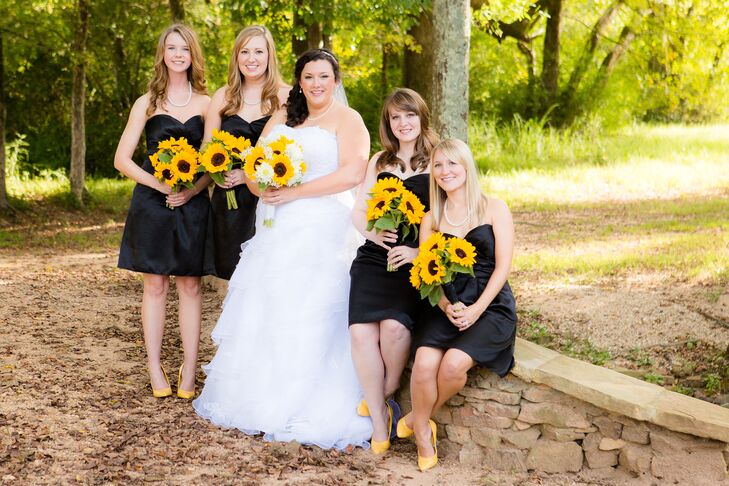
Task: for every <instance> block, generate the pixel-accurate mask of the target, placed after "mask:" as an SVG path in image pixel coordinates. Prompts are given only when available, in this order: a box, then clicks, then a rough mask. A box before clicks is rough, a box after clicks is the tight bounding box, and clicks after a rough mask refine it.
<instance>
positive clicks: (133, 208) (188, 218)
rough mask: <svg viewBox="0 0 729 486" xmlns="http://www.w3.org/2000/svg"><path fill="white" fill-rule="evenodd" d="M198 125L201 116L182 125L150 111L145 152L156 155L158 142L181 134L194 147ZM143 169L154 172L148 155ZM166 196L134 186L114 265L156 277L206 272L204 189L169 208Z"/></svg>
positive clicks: (206, 202) (199, 130) (198, 138)
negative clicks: (117, 256) (117, 261)
mask: <svg viewBox="0 0 729 486" xmlns="http://www.w3.org/2000/svg"><path fill="white" fill-rule="evenodd" d="M203 129H204V122H203V119H202V116H200V115H195V116H193V117H192V118H190V119H188V120H187V121H186V122H185V123H182V122H181V121H179V120H177V119H176V118H174V117H172V116H170V115H167V114H157V115H153V116H152V117H150V118H149V119H148V120H147V123H146V124H145V125H144V132H145V134H146V136H147V153H148V154H153V153H155V152H156V151H157V144H158V143H159V142H161V141H162V140H166V139H168V138H170V137H175V138H179V137H185V138H187V141H188V143H190V145H192V146H193V147H195V148H196V149H197V148H199V147H200V142H202V137H203ZM142 168H143V169H144V170H146V171H147V172H149V173H154V169H153V168H152V162H151V161H150V160H149V158H148V157H146V158H145V160H144V164H142ZM165 197H166V196H165V195H164V194H162V193H161V192H159V191H156V190H154V189H152V188H150V187H147V186H144V185H142V184H137V185H136V186H135V187H134V192H132V201H131V204H130V205H129V212H128V213H127V220H126V224H125V225H124V235H123V236H122V242H121V248H120V249H119V263H118V266H119V268H125V269H127V270H134V271H135V272H144V273H153V274H156V275H179V276H198V277H199V276H202V275H205V272H204V268H203V267H204V258H205V237H206V234H207V224H208V211H209V208H210V200H209V199H208V192H207V191H200V193H199V194H198V195H196V196H194V197H193V198H192V199H190V200H189V201H188V202H187V203H186V204H183V205H182V206H180V207H177V208H175V209H174V210H172V209H169V208H168V207H167V206H166V205H165V204H166V203H165Z"/></svg>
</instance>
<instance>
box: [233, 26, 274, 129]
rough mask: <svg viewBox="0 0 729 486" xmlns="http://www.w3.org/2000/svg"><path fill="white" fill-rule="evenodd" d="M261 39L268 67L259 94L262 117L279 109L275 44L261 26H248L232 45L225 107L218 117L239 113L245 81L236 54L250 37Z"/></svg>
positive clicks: (269, 33) (266, 30) (268, 32)
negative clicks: (266, 50)
mask: <svg viewBox="0 0 729 486" xmlns="http://www.w3.org/2000/svg"><path fill="white" fill-rule="evenodd" d="M257 36H259V37H263V38H264V39H265V41H266V48H267V49H268V67H267V68H266V80H265V81H264V84H263V91H262V92H261V112H262V113H263V114H264V115H271V114H273V112H275V111H276V110H278V109H279V107H280V103H279V101H278V90H279V88H280V87H281V85H282V84H283V81H281V75H280V74H279V71H278V59H277V58H276V44H274V42H273V36H272V35H271V32H270V31H269V30H268V29H267V28H265V27H263V26H261V25H250V26H248V27H246V28H245V29H243V30H241V31H240V33H239V34H238V36H237V37H236V38H235V44H234V45H233V55H232V56H231V58H230V64H229V65H228V85H227V87H226V88H225V105H223V108H222V109H221V110H220V116H221V117H226V116H232V115H235V114H237V113H238V112H239V111H240V107H241V105H242V104H243V90H242V88H243V85H244V84H245V82H246V80H245V77H244V76H243V73H242V72H240V69H239V68H238V54H239V53H240V50H241V49H242V48H243V46H245V45H246V43H247V42H248V41H249V40H250V39H251V38H252V37H257Z"/></svg>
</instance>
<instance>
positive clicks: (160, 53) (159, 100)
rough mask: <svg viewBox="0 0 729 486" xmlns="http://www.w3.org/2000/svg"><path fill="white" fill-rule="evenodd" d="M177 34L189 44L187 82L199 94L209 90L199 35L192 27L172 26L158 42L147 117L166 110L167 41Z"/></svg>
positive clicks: (167, 78) (150, 84)
mask: <svg viewBox="0 0 729 486" xmlns="http://www.w3.org/2000/svg"><path fill="white" fill-rule="evenodd" d="M173 32H176V33H178V34H179V35H180V37H182V38H183V39H184V40H185V42H186V43H187V47H188V49H190V60H191V62H190V67H189V68H187V80H188V81H189V82H190V84H191V85H192V90H193V91H194V92H195V93H198V94H207V93H208V89H207V87H206V86H205V59H204V58H203V55H202V49H201V48H200V42H199V41H198V40H197V34H195V31H194V30H192V29H191V28H190V27H188V26H186V25H183V24H172V25H170V26H169V27H167V28H166V29H165V31H164V32H162V35H161V36H159V41H158V42H157V52H156V53H155V55H154V76H152V79H151V80H150V81H149V87H148V91H149V105H148V106H147V116H150V115H151V114H152V113H154V112H155V111H156V110H157V108H158V107H160V108H163V109H164V108H165V105H166V103H165V100H166V99H167V81H169V76H168V74H167V65H166V64H165V41H166V40H167V36H168V35H170V34H171V33H173Z"/></svg>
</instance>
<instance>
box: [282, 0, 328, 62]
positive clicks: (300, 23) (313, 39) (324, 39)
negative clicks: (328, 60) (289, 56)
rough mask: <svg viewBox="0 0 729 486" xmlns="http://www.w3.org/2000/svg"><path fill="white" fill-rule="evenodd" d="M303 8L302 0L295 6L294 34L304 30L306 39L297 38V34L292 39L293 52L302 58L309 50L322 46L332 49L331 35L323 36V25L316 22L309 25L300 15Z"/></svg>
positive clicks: (298, 0)
mask: <svg viewBox="0 0 729 486" xmlns="http://www.w3.org/2000/svg"><path fill="white" fill-rule="evenodd" d="M302 8H303V2H302V1H301V0H297V2H296V4H295V5H294V32H296V31H298V30H301V29H302V28H303V29H304V32H305V37H304V38H303V39H299V38H298V37H296V34H295V33H294V34H293V35H292V37H291V50H293V51H294V54H296V57H299V56H301V55H302V54H303V53H305V52H306V51H308V50H309V49H317V48H319V47H321V46H322V45H324V47H326V44H327V43H328V44H329V47H330V48H331V37H330V36H329V35H323V34H322V25H321V23H319V22H316V21H312V23H308V22H309V21H307V20H306V18H305V17H304V16H303V15H301V13H300V10H301V9H302Z"/></svg>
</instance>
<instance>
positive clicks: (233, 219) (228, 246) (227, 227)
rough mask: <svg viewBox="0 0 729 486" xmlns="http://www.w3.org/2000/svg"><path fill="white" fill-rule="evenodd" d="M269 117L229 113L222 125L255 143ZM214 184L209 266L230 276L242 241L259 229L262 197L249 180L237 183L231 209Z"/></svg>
mask: <svg viewBox="0 0 729 486" xmlns="http://www.w3.org/2000/svg"><path fill="white" fill-rule="evenodd" d="M269 118H271V117H270V116H264V117H263V118H259V119H258V120H254V121H252V122H250V123H249V122H247V121H246V120H244V119H243V118H241V117H240V116H238V115H233V116H227V117H225V118H223V121H222V122H221V124H220V129H221V130H225V131H226V132H228V133H230V134H232V135H235V136H236V137H245V138H247V139H248V140H250V141H251V144H252V145H255V144H256V142H258V138H259V137H260V136H261V132H262V131H263V127H265V126H266V122H268V119H269ZM213 187H214V189H213V194H212V196H211V198H210V225H209V229H208V240H207V245H206V250H205V251H206V255H205V260H206V269H207V270H208V271H209V273H210V274H211V275H215V276H216V277H220V278H223V279H225V280H230V277H231V275H233V271H234V270H235V267H236V265H238V260H240V245H241V244H243V243H244V242H246V241H248V240H250V239H251V238H252V237H253V235H254V233H255V232H256V204H257V203H258V198H257V197H256V196H254V195H253V193H251V191H250V190H249V189H248V186H246V185H245V184H241V185H239V186H235V187H234V188H233V191H235V199H236V201H238V209H231V210H228V202H227V199H226V196H225V189H221V188H219V187H218V186H213Z"/></svg>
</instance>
